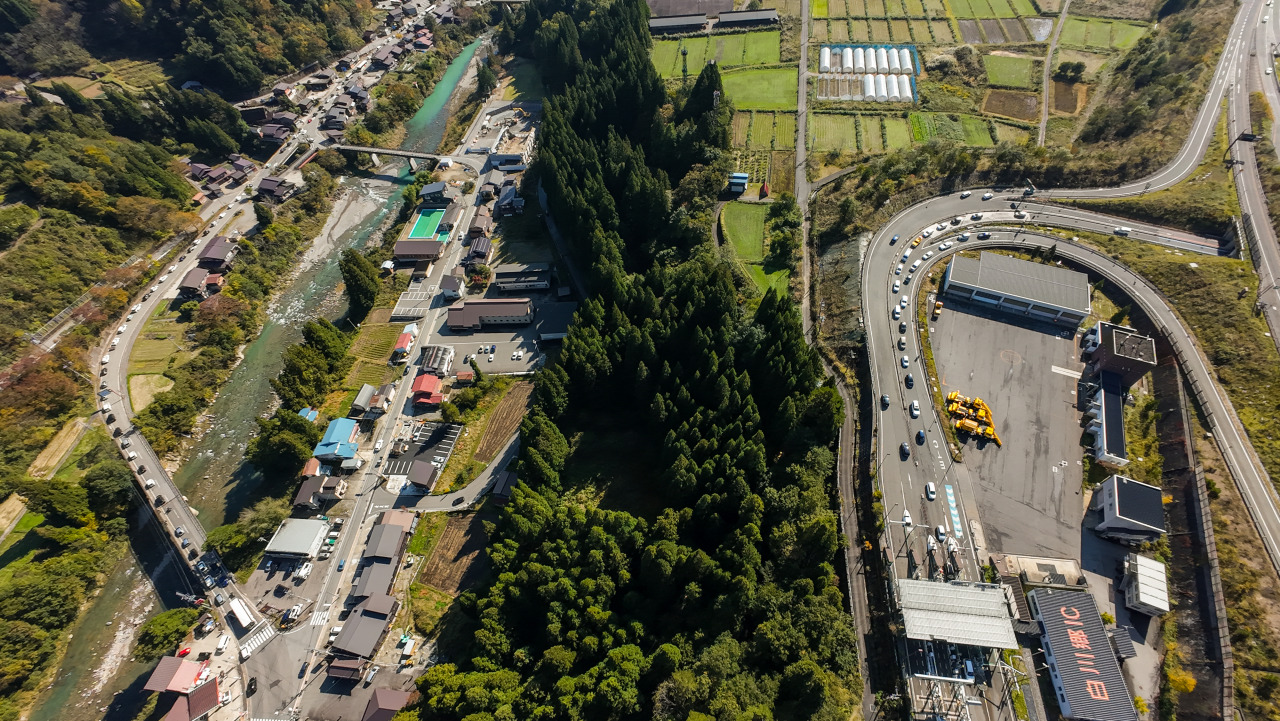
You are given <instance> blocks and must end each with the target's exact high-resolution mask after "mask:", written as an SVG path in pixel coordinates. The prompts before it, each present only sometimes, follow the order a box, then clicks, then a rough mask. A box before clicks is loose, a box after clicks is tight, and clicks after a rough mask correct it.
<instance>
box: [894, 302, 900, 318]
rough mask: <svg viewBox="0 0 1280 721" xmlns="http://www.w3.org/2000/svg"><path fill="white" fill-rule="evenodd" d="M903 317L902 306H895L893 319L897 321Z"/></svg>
mask: <svg viewBox="0 0 1280 721" xmlns="http://www.w3.org/2000/svg"><path fill="white" fill-rule="evenodd" d="M901 317H902V306H900V305H895V306H894V307H893V319H894V320H897V319H899V318H901Z"/></svg>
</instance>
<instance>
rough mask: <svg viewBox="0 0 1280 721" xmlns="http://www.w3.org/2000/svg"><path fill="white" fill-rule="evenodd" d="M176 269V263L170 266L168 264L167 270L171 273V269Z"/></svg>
mask: <svg viewBox="0 0 1280 721" xmlns="http://www.w3.org/2000/svg"><path fill="white" fill-rule="evenodd" d="M177 269H178V266H176V265H171V266H169V272H170V273H172V272H173V271H175V270H177Z"/></svg>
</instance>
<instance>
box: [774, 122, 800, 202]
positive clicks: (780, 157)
mask: <svg viewBox="0 0 1280 721" xmlns="http://www.w3.org/2000/svg"><path fill="white" fill-rule="evenodd" d="M778 117H779V118H782V117H783V116H781V115H779V116H778ZM791 117H792V119H793V120H794V118H795V116H794V115H793V116H791ZM791 142H792V143H793V144H794V143H795V138H792V140H791ZM769 155H770V157H771V160H770V163H769V188H770V189H771V190H772V191H773V192H774V193H784V192H785V193H794V192H795V189H796V151H794V150H775V151H773V152H772V153H770V154H769Z"/></svg>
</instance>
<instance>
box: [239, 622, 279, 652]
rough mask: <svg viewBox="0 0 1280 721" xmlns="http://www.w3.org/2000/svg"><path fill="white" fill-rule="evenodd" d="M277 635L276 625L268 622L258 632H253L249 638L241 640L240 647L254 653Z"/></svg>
mask: <svg viewBox="0 0 1280 721" xmlns="http://www.w3.org/2000/svg"><path fill="white" fill-rule="evenodd" d="M275 635H276V629H275V627H274V626H272V625H271V624H269V623H268V624H267V625H266V626H265V627H264V628H263V629H262V630H261V631H258V632H257V633H255V634H253V635H252V636H250V637H249V638H247V639H245V640H243V641H241V642H240V648H241V649H242V650H245V651H248V652H250V653H253V651H254V650H256V649H257V648H258V647H259V646H261V645H262V644H264V643H266V642H267V641H270V640H271V639H272V638H274V637H275Z"/></svg>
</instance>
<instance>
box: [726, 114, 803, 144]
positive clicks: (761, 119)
mask: <svg viewBox="0 0 1280 721" xmlns="http://www.w3.org/2000/svg"><path fill="white" fill-rule="evenodd" d="M732 127H733V145H734V147H738V148H749V149H750V150H782V151H789V152H795V147H796V115H795V113H771V112H764V111H754V112H749V111H744V112H739V113H735V114H734V116H733V126H732Z"/></svg>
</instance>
